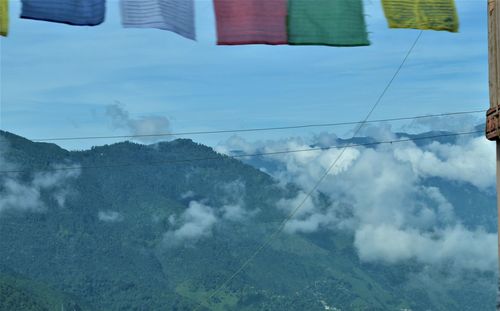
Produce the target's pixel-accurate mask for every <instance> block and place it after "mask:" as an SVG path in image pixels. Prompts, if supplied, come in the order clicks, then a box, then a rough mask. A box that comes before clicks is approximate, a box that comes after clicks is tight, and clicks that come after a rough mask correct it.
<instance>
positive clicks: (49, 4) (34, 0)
mask: <svg viewBox="0 0 500 311" xmlns="http://www.w3.org/2000/svg"><path fill="white" fill-rule="evenodd" d="M21 2H22V4H23V8H22V11H21V18H27V19H35V20H42V21H49V22H57V23H65V24H70V25H77V26H95V25H99V24H101V23H102V22H103V21H104V16H105V13H106V5H105V0H21Z"/></svg>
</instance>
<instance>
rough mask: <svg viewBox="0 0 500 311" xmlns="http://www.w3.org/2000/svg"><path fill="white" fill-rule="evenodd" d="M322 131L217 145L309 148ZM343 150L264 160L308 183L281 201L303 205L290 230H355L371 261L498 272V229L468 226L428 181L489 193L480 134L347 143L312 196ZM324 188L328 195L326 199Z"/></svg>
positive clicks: (284, 177)
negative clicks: (431, 139) (369, 144)
mask: <svg viewBox="0 0 500 311" xmlns="http://www.w3.org/2000/svg"><path fill="white" fill-rule="evenodd" d="M373 132H374V133H377V135H378V136H380V137H390V136H391V135H392V136H394V133H391V132H390V128H388V127H383V128H379V129H375V130H374V131H373ZM317 137H318V136H313V137H312V138H290V139H288V140H286V139H285V140H279V141H266V142H256V143H251V142H248V141H245V140H243V139H241V138H238V139H236V138H232V139H231V140H229V141H227V142H226V143H225V144H224V145H223V146H221V147H220V148H218V149H219V151H224V150H226V151H227V150H235V149H240V148H241V149H244V150H245V152H273V151H277V150H287V149H307V148H310V146H314V145H318V143H317V141H316V140H317ZM320 137H321V141H320V145H321V144H322V143H325V142H327V143H329V144H330V145H335V144H338V143H339V141H338V138H337V136H335V135H331V137H330V138H328V135H327V134H322V135H320ZM340 152H341V150H340V149H329V150H317V151H312V152H302V153H290V154H280V155H273V156H268V157H265V158H262V159H260V160H259V161H261V162H259V164H258V165H262V162H267V163H270V165H267V166H266V168H267V170H268V171H269V172H270V173H271V174H272V175H273V176H274V177H276V178H277V179H279V180H280V181H281V184H283V185H284V184H286V183H290V182H291V183H294V184H296V185H298V186H299V187H300V188H301V189H302V190H301V191H299V192H298V193H297V195H296V196H295V197H294V198H290V199H282V200H280V201H279V202H278V203H277V208H278V209H280V210H282V211H283V212H284V213H285V214H288V213H290V212H291V211H292V210H293V209H295V208H296V207H297V206H299V205H300V204H302V207H301V209H300V210H299V211H298V212H297V214H296V215H294V217H293V218H292V219H291V220H290V221H289V222H288V223H287V225H286V226H285V231H287V232H289V233H295V232H303V233H310V232H316V231H319V230H333V231H335V230H343V231H347V232H350V233H352V234H353V236H354V238H355V243H354V246H355V247H356V249H357V251H358V254H359V257H360V259H361V260H365V261H382V262H384V261H385V262H388V263H395V262H398V261H404V260H410V259H413V260H417V261H419V262H421V263H423V264H429V265H437V264H447V265H449V264H451V265H453V266H455V267H457V268H461V269H476V270H481V271H497V263H496V260H497V242H496V233H495V232H486V231H485V230H483V229H482V228H481V227H476V228H465V227H464V226H463V225H462V220H461V219H459V218H458V217H457V215H456V214H455V211H454V206H453V205H452V204H451V203H450V202H449V201H448V199H447V198H446V197H445V196H444V195H443V193H442V190H441V189H440V188H439V187H436V186H430V185H429V183H428V180H429V178H440V179H443V180H446V181H452V182H454V183H458V184H462V185H472V186H474V187H476V188H477V189H478V191H483V192H484V194H485V195H490V194H491V190H492V189H493V187H494V185H495V166H494V165H495V158H494V155H495V149H494V145H492V144H491V143H489V142H487V141H486V140H485V139H484V138H482V137H464V138H463V139H460V140H458V141H457V142H456V143H440V142H436V141H434V142H429V143H427V144H425V145H422V144H420V145H416V144H415V143H413V142H405V143H398V144H392V145H378V146H374V147H373V148H368V147H367V148H365V147H355V148H351V147H349V148H347V149H346V150H345V152H344V153H343V156H342V158H341V160H340V161H338V163H337V165H336V166H335V167H334V168H333V169H332V170H331V171H330V172H329V174H328V175H327V176H326V177H325V178H324V180H323V182H322V183H321V184H320V185H319V187H318V189H317V190H318V191H316V192H314V193H313V195H312V196H311V197H306V193H307V192H308V191H310V190H311V189H313V187H314V186H315V185H316V183H317V182H318V180H320V178H321V177H322V176H323V175H324V174H325V171H326V170H327V169H328V167H329V166H330V165H331V163H332V162H333V161H334V160H335V159H336V158H337V157H338V156H339V154H340ZM273 168H274V169H273ZM321 194H323V195H326V196H327V197H328V200H325V199H322V195H321ZM433 250H434V251H433Z"/></svg>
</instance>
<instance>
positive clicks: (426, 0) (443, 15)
mask: <svg viewBox="0 0 500 311" xmlns="http://www.w3.org/2000/svg"><path fill="white" fill-rule="evenodd" d="M382 6H383V8H384V13H385V16H386V18H387V22H388V24H389V27H390V28H414V29H424V30H426V29H432V30H447V31H451V32H457V31H458V16H457V10H456V8H455V1H454V0H382Z"/></svg>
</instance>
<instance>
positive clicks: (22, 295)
mask: <svg viewBox="0 0 500 311" xmlns="http://www.w3.org/2000/svg"><path fill="white" fill-rule="evenodd" d="M0 310H1V311H13V310H16V311H49V310H66V311H84V310H90V309H88V308H86V307H84V306H83V305H82V304H81V303H80V302H77V300H76V299H74V298H70V297H68V296H67V295H64V294H62V293H60V292H58V291H56V290H54V289H52V288H49V287H48V286H46V285H44V284H41V283H39V282H33V281H30V280H27V279H25V278H23V277H19V276H12V275H6V274H0Z"/></svg>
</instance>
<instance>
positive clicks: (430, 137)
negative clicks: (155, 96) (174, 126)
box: [0, 131, 483, 174]
mask: <svg viewBox="0 0 500 311" xmlns="http://www.w3.org/2000/svg"><path fill="white" fill-rule="evenodd" d="M478 133H483V131H470V132H459V133H448V134H439V135H432V136H422V137H414V138H404V139H395V140H386V141H377V142H369V143H359V144H347V145H332V146H326V147H314V148H303V149H291V150H280V151H273V152H258V153H250V154H236V155H228V156H227V158H232V159H238V158H251V157H260V156H270V155H280V154H290V153H300V152H312V151H322V150H330V149H340V148H349V147H370V146H376V145H382V144H393V143H402V142H410V141H420V140H428V139H437V138H444V137H456V136H464V135H472V134H478ZM220 159H221V157H220V156H214V157H205V158H192V159H183V160H170V161H159V162H150V163H123V164H110V165H92V166H65V167H54V168H47V169H33V170H5V171H0V174H14V173H30V172H34V171H35V172H52V171H71V170H83V169H105V168H121V167H137V166H160V165H168V164H177V163H189V162H200V161H211V160H220Z"/></svg>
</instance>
